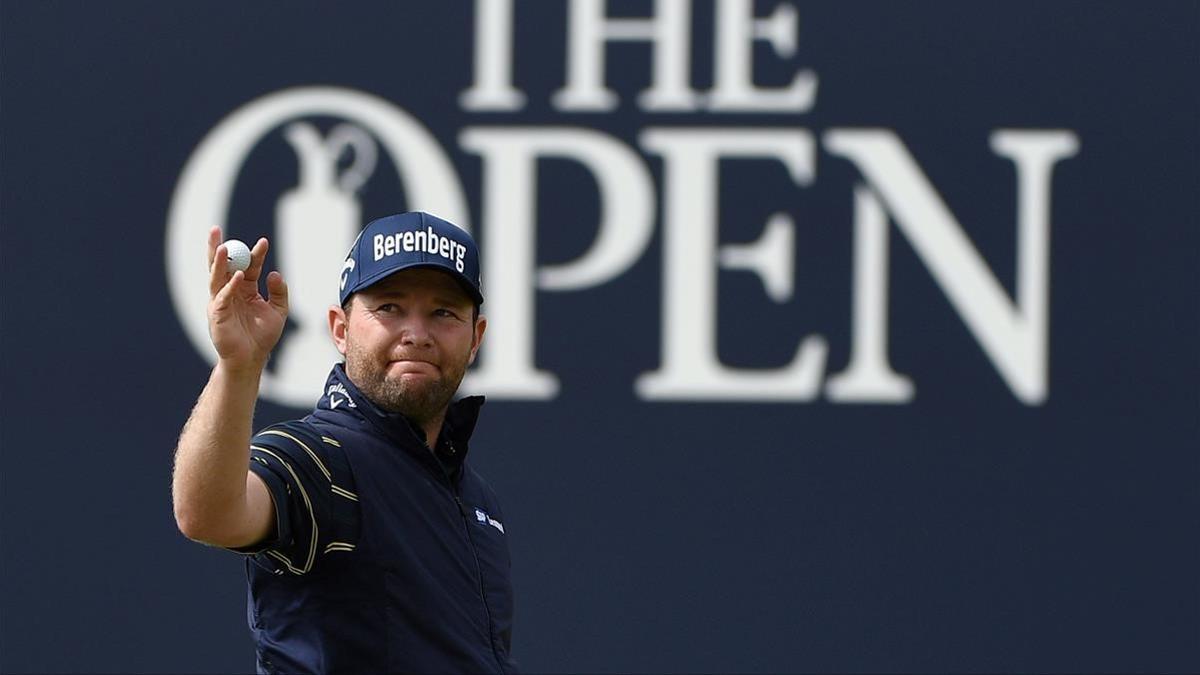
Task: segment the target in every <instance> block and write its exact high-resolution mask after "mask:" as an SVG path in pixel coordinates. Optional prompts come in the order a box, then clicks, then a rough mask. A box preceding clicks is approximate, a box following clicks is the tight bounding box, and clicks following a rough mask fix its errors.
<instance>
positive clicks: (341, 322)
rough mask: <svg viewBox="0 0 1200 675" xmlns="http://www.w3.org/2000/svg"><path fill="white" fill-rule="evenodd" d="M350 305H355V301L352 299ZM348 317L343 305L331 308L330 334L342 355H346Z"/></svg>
mask: <svg viewBox="0 0 1200 675" xmlns="http://www.w3.org/2000/svg"><path fill="white" fill-rule="evenodd" d="M350 303H351V304H350V306H351V307H353V303H354V301H353V300H351V301H350ZM348 321H349V320H348V319H347V317H346V312H345V310H343V309H342V308H341V307H339V306H337V305H333V306H332V307H330V308H329V335H330V337H332V338H333V346H334V347H337V350H338V353H339V354H341V355H342V356H345V355H346V330H347V327H348V326H347V323H348Z"/></svg>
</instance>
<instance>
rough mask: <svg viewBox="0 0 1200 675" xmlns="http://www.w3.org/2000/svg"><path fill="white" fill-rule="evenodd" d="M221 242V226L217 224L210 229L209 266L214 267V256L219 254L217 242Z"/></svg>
mask: <svg viewBox="0 0 1200 675" xmlns="http://www.w3.org/2000/svg"><path fill="white" fill-rule="evenodd" d="M220 243H221V228H219V227H217V226H216V225H214V226H212V227H210V228H209V229H208V266H209V268H212V264H213V258H214V257H216V255H217V244H220Z"/></svg>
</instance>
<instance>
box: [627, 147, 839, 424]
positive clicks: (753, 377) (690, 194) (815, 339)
mask: <svg viewBox="0 0 1200 675" xmlns="http://www.w3.org/2000/svg"><path fill="white" fill-rule="evenodd" d="M641 145H642V147H644V148H646V149H648V150H650V151H652V152H656V153H658V154H660V155H662V156H663V158H664V161H665V169H664V174H665V179H664V181H665V186H664V188H663V190H664V193H665V198H664V201H665V206H664V212H665V213H664V219H665V221H666V222H665V233H664V235H663V236H664V242H663V253H664V261H663V267H664V273H665V280H664V282H663V330H662V338H661V339H662V349H661V354H662V366H661V368H659V370H656V371H653V372H649V373H644V374H642V375H641V376H639V377H638V379H637V384H636V390H637V393H638V396H640V397H641V398H644V399H672V400H720V399H724V400H776V401H779V400H789V401H806V400H810V399H812V398H813V397H814V396H816V393H817V391H818V388H819V384H820V376H821V371H822V369H823V367H824V362H825V353H826V349H827V346H826V344H825V341H824V339H823V338H821V337H819V336H816V335H812V336H809V337H807V338H805V339H804V341H803V342H802V343H801V344H800V347H799V349H798V350H797V352H796V357H795V358H794V359H793V360H792V363H790V364H789V365H787V366H785V367H783V368H779V369H775V370H762V371H757V372H755V371H748V370H744V369H735V368H730V367H728V366H725V365H724V364H722V363H721V362H720V361H719V360H718V358H717V349H716V334H717V333H716V320H717V316H716V299H717V281H716V273H715V269H714V268H715V265H714V264H713V263H714V259H715V258H716V241H717V222H716V220H715V214H716V213H717V208H718V204H717V195H718V194H719V191H718V186H717V163H718V161H719V160H720V159H721V158H725V157H744V158H767V159H774V160H777V161H779V162H782V163H783V165H784V166H785V167H786V168H787V170H788V173H789V174H790V175H791V177H792V180H793V181H794V182H795V183H796V184H797V185H808V184H810V183H812V181H813V174H814V170H815V169H814V163H815V160H814V157H815V145H814V142H813V139H812V136H811V135H810V134H809V133H808V132H807V131H802V130H794V129H724V130H713V129H650V130H648V131H646V132H645V133H643V134H642V136H641ZM784 226H786V227H790V226H788V225H786V224H785V225H784ZM775 227H779V226H775ZM741 262H743V263H744V262H746V261H745V258H744V256H742V257H741ZM762 274H764V275H766V276H764V279H766V278H768V277H769V273H766V272H763V273H762Z"/></svg>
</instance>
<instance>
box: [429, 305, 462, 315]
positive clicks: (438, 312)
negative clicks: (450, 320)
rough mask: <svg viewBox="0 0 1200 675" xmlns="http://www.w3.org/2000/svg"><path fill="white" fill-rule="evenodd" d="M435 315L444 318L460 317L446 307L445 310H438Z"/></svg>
mask: <svg viewBox="0 0 1200 675" xmlns="http://www.w3.org/2000/svg"><path fill="white" fill-rule="evenodd" d="M434 314H436V315H437V316H444V317H456V316H458V315H457V314H455V313H454V312H452V311H450V310H448V309H446V308H445V307H443V308H441V309H438V310H436V311H434Z"/></svg>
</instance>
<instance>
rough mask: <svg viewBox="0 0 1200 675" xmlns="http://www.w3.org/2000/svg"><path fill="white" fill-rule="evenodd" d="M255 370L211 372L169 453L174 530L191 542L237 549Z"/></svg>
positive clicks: (222, 366)
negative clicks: (172, 465)
mask: <svg viewBox="0 0 1200 675" xmlns="http://www.w3.org/2000/svg"><path fill="white" fill-rule="evenodd" d="M261 375H262V369H261V368H254V367H250V368H243V369H235V368H232V367H229V366H228V365H227V364H225V363H224V362H219V363H218V364H217V366H216V367H215V368H213V371H212V375H211V376H210V377H209V380H208V384H207V386H205V388H204V391H203V392H202V393H201V394H200V399H199V400H198V401H197V402H196V407H195V408H194V409H193V410H192V414H191V417H189V418H188V421H187V423H186V424H185V425H184V427H183V433H182V434H180V437H179V445H178V446H177V447H176V450H175V475H174V484H173V492H174V502H175V520H176V522H177V523H178V525H179V529H180V530H181V531H183V533H184V534H185V535H187V536H188V537H190V538H192V539H197V540H200V541H205V542H208V543H213V544H218V545H225V546H228V545H240V544H243V543H249V542H243V541H228V540H226V538H227V537H230V536H232V537H233V538H234V539H235V540H236V539H242V538H244V537H245V534H244V533H242V532H241V531H240V530H241V529H242V528H244V527H246V526H248V525H250V524H251V523H248V522H247V509H248V506H247V494H246V492H247V491H246V481H247V468H248V466H249V462H250V435H251V432H252V424H253V417H254V402H255V399H256V398H257V396H258V385H259V379H260V378H261Z"/></svg>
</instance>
